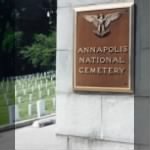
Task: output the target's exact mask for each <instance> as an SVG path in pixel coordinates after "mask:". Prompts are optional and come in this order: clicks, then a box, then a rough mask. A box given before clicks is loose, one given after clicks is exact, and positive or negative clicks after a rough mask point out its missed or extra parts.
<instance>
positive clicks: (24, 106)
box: [0, 71, 55, 127]
mask: <svg viewBox="0 0 150 150" xmlns="http://www.w3.org/2000/svg"><path fill="white" fill-rule="evenodd" d="M54 112H55V73H54V72H52V71H49V72H44V73H37V74H31V75H26V76H17V77H11V78H7V79H4V80H1V81H0V114H1V116H0V127H2V126H4V125H9V124H13V123H16V122H20V121H24V120H28V119H32V118H40V117H42V116H45V115H49V114H51V113H54Z"/></svg>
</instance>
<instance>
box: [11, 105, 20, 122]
mask: <svg viewBox="0 0 150 150" xmlns="http://www.w3.org/2000/svg"><path fill="white" fill-rule="evenodd" d="M8 111H9V123H10V124H14V123H15V122H16V121H19V120H20V115H19V109H18V105H11V106H9V107H8Z"/></svg>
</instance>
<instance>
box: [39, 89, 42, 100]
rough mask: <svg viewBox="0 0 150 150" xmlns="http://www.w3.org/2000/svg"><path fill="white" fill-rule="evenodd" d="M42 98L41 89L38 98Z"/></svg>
mask: <svg viewBox="0 0 150 150" xmlns="http://www.w3.org/2000/svg"><path fill="white" fill-rule="evenodd" d="M40 98H42V91H39V99H40Z"/></svg>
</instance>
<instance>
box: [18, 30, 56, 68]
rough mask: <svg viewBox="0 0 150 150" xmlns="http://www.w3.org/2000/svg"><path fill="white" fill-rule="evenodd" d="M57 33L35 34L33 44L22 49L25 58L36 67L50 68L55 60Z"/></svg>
mask: <svg viewBox="0 0 150 150" xmlns="http://www.w3.org/2000/svg"><path fill="white" fill-rule="evenodd" d="M55 47H56V33H55V32H53V33H51V34H49V35H48V36H47V35H44V34H35V35H34V41H33V43H32V45H30V46H25V47H24V48H23V50H21V52H20V53H21V54H22V56H23V58H25V59H27V61H28V63H30V64H31V65H33V66H34V67H35V68H42V69H50V68H51V67H53V63H54V61H55Z"/></svg>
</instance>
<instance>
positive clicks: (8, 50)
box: [0, 0, 57, 77]
mask: <svg viewBox="0 0 150 150" xmlns="http://www.w3.org/2000/svg"><path fill="white" fill-rule="evenodd" d="M56 5H57V4H56V0H0V77H6V76H15V75H22V74H30V73H35V72H42V71H47V70H50V69H55V47H56Z"/></svg>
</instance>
